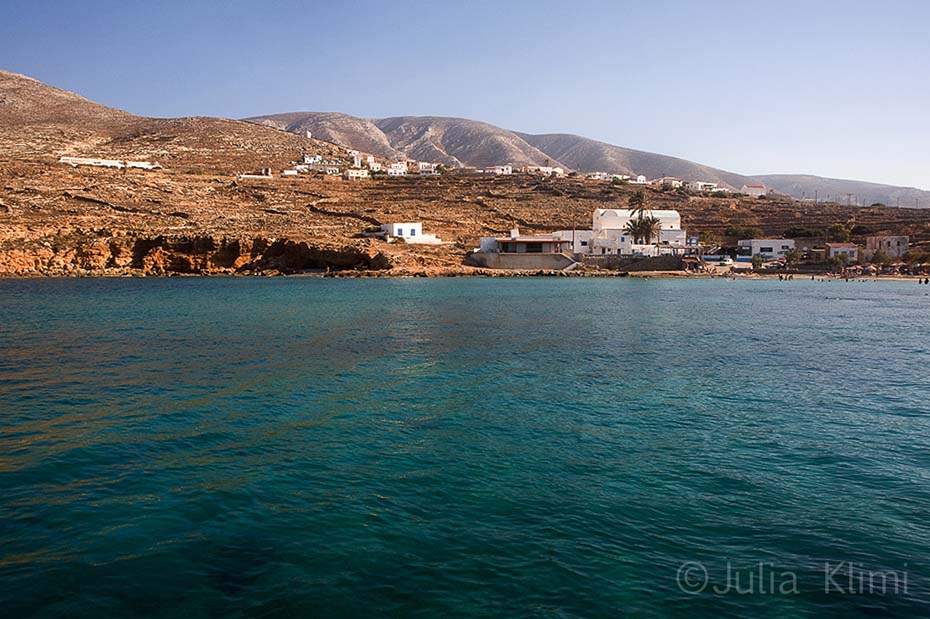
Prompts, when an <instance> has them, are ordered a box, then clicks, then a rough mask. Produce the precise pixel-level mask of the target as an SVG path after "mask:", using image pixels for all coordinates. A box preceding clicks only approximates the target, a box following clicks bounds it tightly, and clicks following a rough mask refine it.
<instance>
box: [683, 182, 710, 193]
mask: <svg viewBox="0 0 930 619" xmlns="http://www.w3.org/2000/svg"><path fill="white" fill-rule="evenodd" d="M685 189H690V190H691V191H717V183H711V182H708V181H688V182H687V183H685Z"/></svg>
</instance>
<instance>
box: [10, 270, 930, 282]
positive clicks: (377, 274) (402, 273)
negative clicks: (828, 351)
mask: <svg viewBox="0 0 930 619" xmlns="http://www.w3.org/2000/svg"><path fill="white" fill-rule="evenodd" d="M782 275H783V276H784V274H782ZM790 275H792V276H794V279H796V280H798V281H804V280H807V281H811V280H817V281H842V282H847V281H848V282H866V281H873V282H884V281H893V282H918V283H920V282H923V281H924V280H925V279H926V278H927V277H928V276H926V275H920V276H917V275H869V276H866V277H863V276H859V277H849V278H846V277H840V276H838V275H835V274H829V273H821V274H797V273H791V274H790ZM812 275H813V277H812ZM529 277H547V278H549V277H556V278H558V277H564V278H628V279H730V280H774V281H794V280H784V279H781V280H779V279H778V278H779V275H778V274H776V273H706V272H701V273H695V272H690V271H634V272H628V271H605V270H600V271H547V270H526V271H518V270H503V269H501V270H495V269H480V268H475V269H468V270H462V269H450V268H446V269H443V268H436V269H424V270H408V269H398V270H395V269H384V270H359V271H355V270H348V269H347V270H341V271H329V272H317V271H313V272H297V273H283V272H280V271H264V272H249V273H224V272H216V273H168V274H158V273H142V272H115V273H106V272H103V273H28V274H7V273H0V280H32V279H35V280H39V279H176V278H185V279H193V278H205V279H206V278H296V279H301V278H308V279H454V278H486V279H494V278H529Z"/></svg>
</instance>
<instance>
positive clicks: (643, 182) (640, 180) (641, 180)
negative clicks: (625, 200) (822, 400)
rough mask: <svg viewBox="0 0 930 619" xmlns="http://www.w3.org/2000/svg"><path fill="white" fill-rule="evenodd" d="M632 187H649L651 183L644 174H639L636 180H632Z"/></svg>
mask: <svg viewBox="0 0 930 619" xmlns="http://www.w3.org/2000/svg"><path fill="white" fill-rule="evenodd" d="M630 184H631V185H648V184H649V181H648V180H647V179H646V177H645V176H643V175H642V174H637V175H636V178H635V179H631V180H630Z"/></svg>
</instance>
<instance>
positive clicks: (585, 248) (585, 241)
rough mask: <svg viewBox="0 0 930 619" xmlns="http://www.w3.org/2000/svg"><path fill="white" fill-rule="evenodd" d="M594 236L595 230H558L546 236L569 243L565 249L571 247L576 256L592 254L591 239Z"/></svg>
mask: <svg viewBox="0 0 930 619" xmlns="http://www.w3.org/2000/svg"><path fill="white" fill-rule="evenodd" d="M593 235H594V231H593V230H556V231H555V232H553V233H552V234H549V235H546V236H550V237H552V238H554V239H558V240H560V241H563V242H568V245H567V246H564V247H565V249H568V248H569V247H571V252H572V253H574V254H590V253H591V237H592V236H593Z"/></svg>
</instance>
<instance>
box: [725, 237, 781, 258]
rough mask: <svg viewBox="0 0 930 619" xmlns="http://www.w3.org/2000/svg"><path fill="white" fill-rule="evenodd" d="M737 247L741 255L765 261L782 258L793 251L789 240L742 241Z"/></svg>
mask: <svg viewBox="0 0 930 619" xmlns="http://www.w3.org/2000/svg"><path fill="white" fill-rule="evenodd" d="M737 245H738V246H739V248H740V250H741V251H740V253H741V254H742V255H744V256H745V255H749V256H762V257H763V258H765V259H766V260H778V259H779V258H784V257H785V256H786V255H787V254H788V252H789V251H791V250H792V249H794V241H793V240H791V239H743V240H741V241H739V242H738V243H737ZM745 252H748V253H745Z"/></svg>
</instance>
